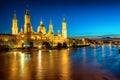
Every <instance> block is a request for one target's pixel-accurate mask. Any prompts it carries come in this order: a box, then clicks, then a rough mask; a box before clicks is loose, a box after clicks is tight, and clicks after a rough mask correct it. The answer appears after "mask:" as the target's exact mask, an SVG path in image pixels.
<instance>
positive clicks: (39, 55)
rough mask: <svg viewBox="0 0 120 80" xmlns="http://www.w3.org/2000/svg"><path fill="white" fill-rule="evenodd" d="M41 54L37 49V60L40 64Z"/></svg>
mask: <svg viewBox="0 0 120 80" xmlns="http://www.w3.org/2000/svg"><path fill="white" fill-rule="evenodd" d="M41 54H42V52H41V50H39V51H38V61H39V64H40V65H41V58H42V57H41Z"/></svg>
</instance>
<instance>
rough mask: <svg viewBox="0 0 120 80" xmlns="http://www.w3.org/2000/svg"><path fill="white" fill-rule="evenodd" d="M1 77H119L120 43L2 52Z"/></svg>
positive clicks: (24, 79)
mask: <svg viewBox="0 0 120 80" xmlns="http://www.w3.org/2000/svg"><path fill="white" fill-rule="evenodd" d="M0 80H120V54H119V52H118V47H117V46H115V45H112V46H108V45H105V46H96V47H83V48H69V49H61V50H49V51H43V50H39V51H33V52H30V53H26V52H24V51H19V50H17V51H10V52H7V53H3V54H0Z"/></svg>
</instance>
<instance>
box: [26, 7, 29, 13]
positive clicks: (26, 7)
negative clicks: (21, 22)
mask: <svg viewBox="0 0 120 80" xmlns="http://www.w3.org/2000/svg"><path fill="white" fill-rule="evenodd" d="M26 14H27V15H29V11H28V5H27V6H26Z"/></svg>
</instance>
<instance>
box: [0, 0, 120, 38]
mask: <svg viewBox="0 0 120 80" xmlns="http://www.w3.org/2000/svg"><path fill="white" fill-rule="evenodd" d="M119 4H120V1H118V0H115V1H114V0H110V1H109V0H105V1H103V0H98V1H96V0H90V1H88V0H85V1H83V0H75V1H73V0H58V1H55V0H45V1H44V0H35V1H33V0H24V1H21V0H17V1H16V0H11V1H10V0H9V1H3V0H1V1H0V9H1V15H0V17H1V18H0V25H1V27H0V33H8V34H11V26H12V19H13V14H14V11H15V12H16V15H17V19H18V27H19V29H20V28H21V27H23V26H24V25H23V24H24V14H25V10H26V5H28V8H29V12H30V17H31V24H32V27H33V29H34V30H35V31H37V27H38V26H39V24H40V20H41V18H42V21H43V23H44V25H45V27H46V30H47V32H48V28H49V23H50V19H52V23H53V29H54V32H55V34H57V30H58V29H60V30H61V26H62V24H61V22H62V19H63V17H65V18H66V21H67V29H68V37H69V36H81V35H82V36H83V35H85V36H87V35H106V34H120V31H119V29H120V5H119ZM19 31H20V30H19Z"/></svg>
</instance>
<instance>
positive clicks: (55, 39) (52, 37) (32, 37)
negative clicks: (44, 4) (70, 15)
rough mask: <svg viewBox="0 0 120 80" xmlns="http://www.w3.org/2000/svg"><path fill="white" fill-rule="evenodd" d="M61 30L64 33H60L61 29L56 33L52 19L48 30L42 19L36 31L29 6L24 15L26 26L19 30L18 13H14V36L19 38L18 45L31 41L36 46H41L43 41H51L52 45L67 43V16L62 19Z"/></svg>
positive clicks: (24, 45) (26, 44)
mask: <svg viewBox="0 0 120 80" xmlns="http://www.w3.org/2000/svg"><path fill="white" fill-rule="evenodd" d="M61 32H62V33H60V30H58V33H57V34H54V30H53V24H52V20H50V24H49V30H48V32H46V27H45V25H44V23H43V21H42V19H41V21H40V25H39V26H38V28H37V32H35V31H34V30H33V28H32V25H31V22H30V14H29V11H28V8H26V13H25V15H24V27H23V28H21V29H20V32H19V29H18V21H17V17H16V13H14V17H13V20H12V36H14V38H15V39H16V40H17V44H16V47H27V46H29V43H31V42H32V43H33V46H34V47H38V46H40V45H41V44H42V43H43V42H49V43H50V45H52V46H57V44H58V43H61V44H63V43H64V42H66V43H67V42H68V38H67V25H66V20H65V18H63V21H62V31H61Z"/></svg>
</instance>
